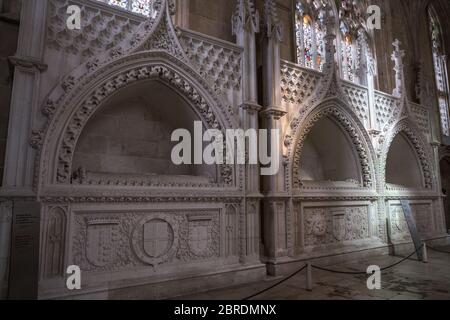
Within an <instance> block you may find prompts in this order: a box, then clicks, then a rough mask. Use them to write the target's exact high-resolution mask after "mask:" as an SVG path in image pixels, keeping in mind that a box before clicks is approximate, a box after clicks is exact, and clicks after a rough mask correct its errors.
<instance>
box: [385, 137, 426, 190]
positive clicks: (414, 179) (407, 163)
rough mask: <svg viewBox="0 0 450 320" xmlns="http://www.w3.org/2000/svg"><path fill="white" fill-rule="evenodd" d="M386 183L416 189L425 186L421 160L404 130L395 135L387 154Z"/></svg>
mask: <svg viewBox="0 0 450 320" xmlns="http://www.w3.org/2000/svg"><path fill="white" fill-rule="evenodd" d="M386 184H387V185H388V186H390V187H402V188H414V189H421V188H423V187H424V183H423V174H422V170H421V164H420V161H419V159H418V157H417V154H416V151H415V149H414V147H413V146H412V144H411V142H410V141H409V138H408V136H407V135H406V134H404V133H403V132H400V133H398V134H397V135H396V136H395V138H394V140H393V141H392V143H391V147H390V149H389V152H388V155H387V160H386Z"/></svg>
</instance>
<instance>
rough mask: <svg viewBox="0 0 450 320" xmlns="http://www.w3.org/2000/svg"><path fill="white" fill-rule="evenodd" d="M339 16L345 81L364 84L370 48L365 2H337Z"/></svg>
mask: <svg viewBox="0 0 450 320" xmlns="http://www.w3.org/2000/svg"><path fill="white" fill-rule="evenodd" d="M336 5H337V9H338V14H339V36H338V39H339V46H340V48H339V56H340V67H341V76H342V78H343V79H345V80H348V81H351V82H355V83H359V84H364V83H365V78H366V77H365V76H366V74H367V67H368V66H367V63H368V61H367V57H368V56H369V55H370V52H368V50H370V49H369V47H368V44H367V41H368V38H369V37H368V34H367V32H366V30H365V24H366V20H365V18H364V16H365V11H366V10H365V7H366V3H365V1H364V0H353V1H349V0H336ZM370 56H371V55H370Z"/></svg>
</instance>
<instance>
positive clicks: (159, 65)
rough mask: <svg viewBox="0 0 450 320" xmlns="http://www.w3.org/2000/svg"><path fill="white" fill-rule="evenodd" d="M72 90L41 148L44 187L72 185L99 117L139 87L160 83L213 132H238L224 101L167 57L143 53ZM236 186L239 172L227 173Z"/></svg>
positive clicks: (101, 71) (55, 112)
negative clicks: (91, 124) (78, 152)
mask: <svg viewBox="0 0 450 320" xmlns="http://www.w3.org/2000/svg"><path fill="white" fill-rule="evenodd" d="M83 80H84V81H81V83H79V84H77V85H74V86H73V87H71V88H70V89H68V90H67V91H68V92H67V94H66V95H64V96H63V98H62V99H60V100H59V101H58V102H57V104H54V105H53V112H52V114H51V118H50V120H49V122H48V124H47V128H46V131H45V133H44V136H43V143H42V147H41V148H40V159H39V163H38V165H39V167H38V168H37V170H38V172H39V176H38V177H37V178H38V179H39V181H38V185H39V186H41V185H45V184H67V183H70V178H71V171H72V170H71V169H72V168H71V162H72V158H73V155H74V150H75V147H76V144H77V140H78V138H79V136H80V134H81V132H82V130H83V128H84V126H85V125H86V123H87V122H88V120H89V119H90V118H91V116H92V115H93V114H95V112H96V111H97V110H98V109H99V108H100V107H101V106H102V105H103V103H104V102H105V101H107V99H108V98H109V97H111V96H112V95H113V94H115V93H116V92H118V91H119V90H120V89H123V88H125V87H128V86H131V85H133V84H135V83H138V82H139V81H146V80H158V81H161V82H163V83H165V84H166V85H168V86H169V87H171V88H173V89H174V90H175V91H176V92H177V93H178V94H180V95H181V96H183V97H184V99H185V100H186V101H187V102H188V103H189V105H190V106H191V107H192V108H193V109H194V110H195V111H196V113H197V114H198V115H200V119H201V120H202V121H203V123H204V124H205V127H206V128H208V129H219V130H224V129H226V128H237V122H236V120H235V119H234V118H233V117H231V116H230V114H229V113H228V109H227V108H226V107H225V106H224V104H223V102H222V100H221V99H220V98H218V96H217V95H216V94H215V92H214V91H213V89H211V88H210V87H209V86H208V85H207V84H206V83H205V81H204V80H203V79H202V78H201V77H200V76H199V75H198V74H197V73H196V72H195V70H193V69H192V68H191V67H190V66H189V65H187V64H186V63H185V62H184V61H182V60H180V59H178V58H176V57H174V56H172V55H170V54H169V53H167V52H165V51H143V52H137V53H134V54H130V55H127V56H124V57H121V58H118V59H116V60H114V61H112V62H110V63H109V64H107V65H104V66H102V67H100V68H98V69H97V70H96V71H95V72H94V73H93V74H92V75H91V76H89V77H87V78H85V79H83ZM221 175H222V181H225V182H226V184H227V185H231V184H232V182H233V181H234V180H235V179H234V172H233V169H232V168H231V167H228V166H226V165H224V166H222V167H221Z"/></svg>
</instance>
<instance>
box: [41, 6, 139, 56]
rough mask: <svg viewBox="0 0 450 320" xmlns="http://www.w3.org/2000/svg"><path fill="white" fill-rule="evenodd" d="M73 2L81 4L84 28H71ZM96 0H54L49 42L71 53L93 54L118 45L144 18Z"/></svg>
mask: <svg viewBox="0 0 450 320" xmlns="http://www.w3.org/2000/svg"><path fill="white" fill-rule="evenodd" d="M70 4H77V5H79V6H80V8H81V19H82V20H81V26H82V29H81V30H69V29H68V28H67V25H66V10H67V7H68V6H69V5H70ZM108 9H109V8H108V7H107V6H104V5H101V4H98V3H95V2H94V1H72V0H70V1H69V0H50V1H49V10H48V17H47V21H48V23H47V46H49V47H50V48H54V49H56V50H64V51H65V52H66V53H68V54H71V55H81V56H82V57H83V59H86V58H91V57H93V56H95V55H97V54H99V53H101V52H104V51H106V50H108V49H110V48H112V47H115V46H116V45H118V44H119V43H120V42H121V41H122V40H123V39H125V37H126V36H127V34H129V33H134V32H135V31H136V29H137V28H138V26H139V24H140V23H141V22H142V21H143V20H144V18H143V17H142V18H141V17H139V16H137V15H133V14H127V13H123V12H120V11H118V10H114V9H113V8H110V9H109V10H108Z"/></svg>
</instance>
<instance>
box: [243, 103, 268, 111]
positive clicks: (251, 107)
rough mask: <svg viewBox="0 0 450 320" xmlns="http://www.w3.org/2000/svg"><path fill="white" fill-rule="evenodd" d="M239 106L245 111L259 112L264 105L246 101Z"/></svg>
mask: <svg viewBox="0 0 450 320" xmlns="http://www.w3.org/2000/svg"><path fill="white" fill-rule="evenodd" d="M239 108H241V109H242V110H245V111H253V112H259V111H261V109H262V106H260V105H259V104H257V103H253V102H244V103H242V104H241V105H240V106H239Z"/></svg>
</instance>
